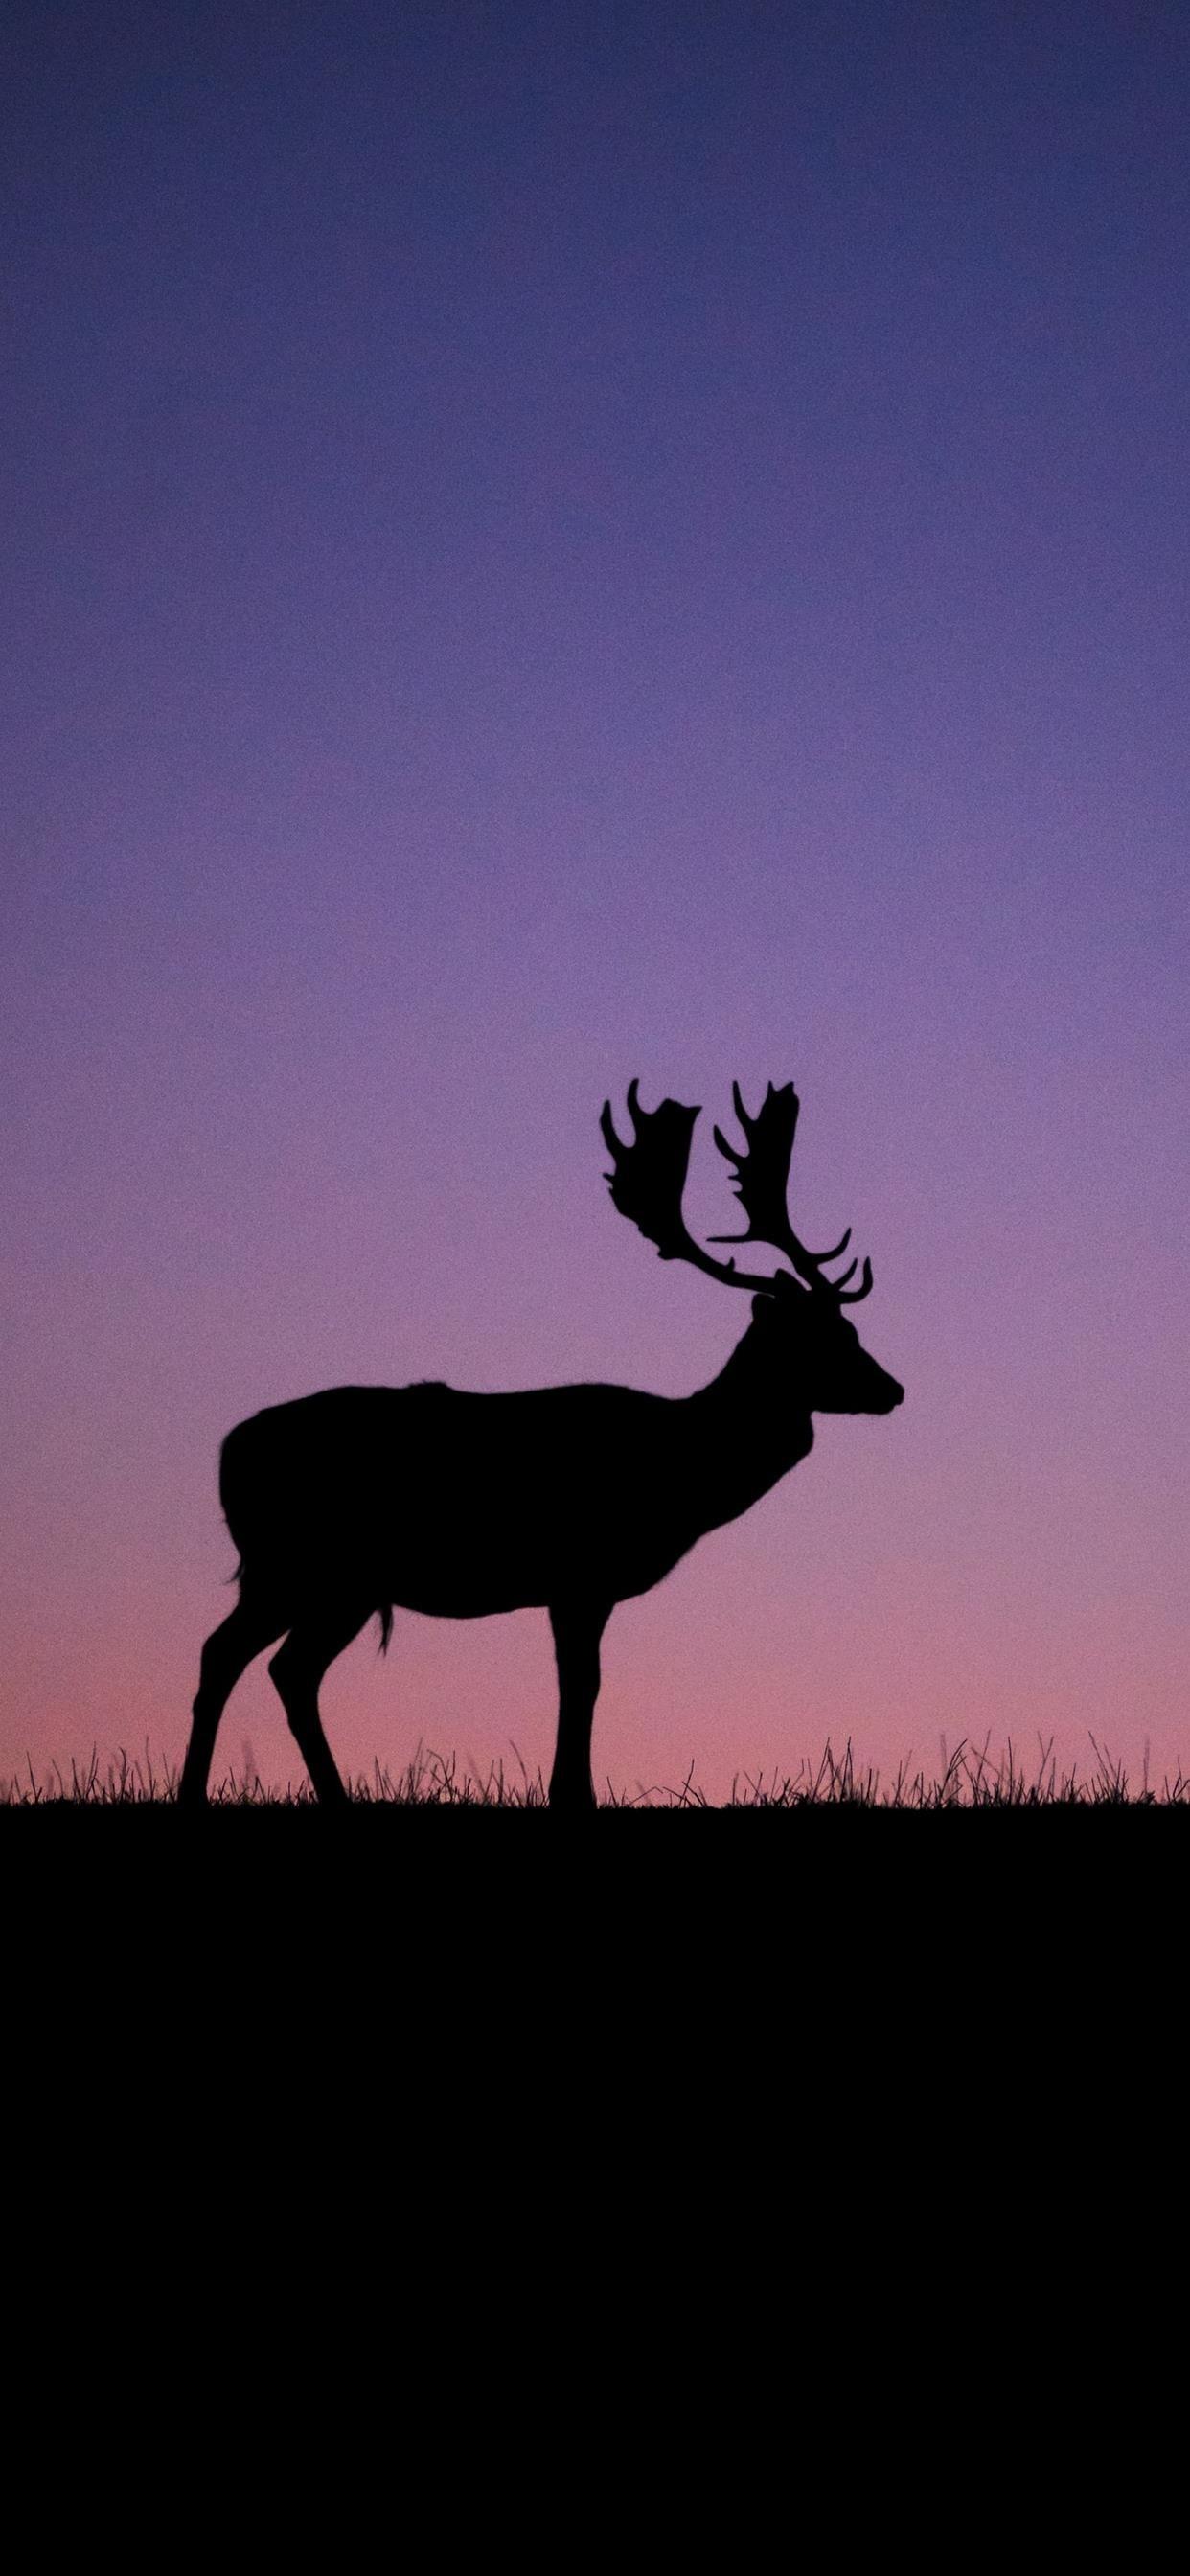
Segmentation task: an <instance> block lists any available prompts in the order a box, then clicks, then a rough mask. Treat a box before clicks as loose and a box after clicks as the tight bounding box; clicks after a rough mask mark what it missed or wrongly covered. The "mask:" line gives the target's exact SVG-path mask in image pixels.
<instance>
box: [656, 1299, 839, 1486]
mask: <svg viewBox="0 0 1190 2576" xmlns="http://www.w3.org/2000/svg"><path fill="white" fill-rule="evenodd" d="M686 1409H687V1415H688V1421H689V1426H690V1430H691V1432H692V1434H693V1439H692V1447H691V1456H690V1461H689V1472H690V1477H691V1486H692V1499H693V1500H696V1501H697V1503H698V1505H699V1506H700V1507H701V1509H702V1510H703V1511H704V1512H706V1513H707V1514H708V1517H707V1519H706V1523H705V1526H706V1527H707V1528H708V1529H713V1528H715V1527H717V1526H718V1524H719V1523H720V1522H721V1521H725V1520H734V1519H736V1517H737V1515H738V1514H739V1513H740V1512H746V1511H747V1510H748V1509H749V1507H750V1505H751V1504H753V1503H755V1502H759V1500H760V1497H761V1495H762V1494H767V1493H769V1492H770V1491H771V1489H772V1487H773V1486H774V1485H776V1484H779V1483H780V1481H781V1478H782V1476H787V1475H788V1473H789V1470H790V1468H791V1467H796V1465H797V1463H798V1460H799V1459H800V1458H805V1457H807V1456H808V1455H809V1452H810V1450H811V1449H812V1448H813V1446H814V1425H813V1422H812V1420H811V1415H810V1405H809V1400H808V1397H806V1396H804V1395H803V1393H802V1390H801V1389H800V1388H799V1387H798V1385H797V1383H796V1380H791V1377H790V1373H789V1369H788V1364H787V1362H783V1364H782V1366H781V1369H780V1374H779V1376H778V1374H777V1372H776V1371H775V1370H774V1366H773V1357H772V1346H771V1342H770V1339H769V1336H768V1334H767V1333H764V1334H762V1333H761V1332H759V1331H758V1330H757V1328H756V1326H755V1325H750V1326H749V1328H748V1331H747V1332H746V1333H745V1335H744V1338H743V1340H742V1341H741V1342H737V1344H736V1347H735V1349H734V1351H733V1352H732V1354H731V1358H730V1359H729V1360H728V1362H727V1366H726V1367H725V1368H723V1369H721V1370H720V1372H719V1375H718V1377H716V1378H712V1380H711V1383H710V1385H709V1386H704V1387H700V1388H699V1390H698V1393H697V1395H692V1396H688V1397H687V1398H686Z"/></svg>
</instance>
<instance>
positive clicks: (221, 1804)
mask: <svg viewBox="0 0 1190 2576" xmlns="http://www.w3.org/2000/svg"><path fill="white" fill-rule="evenodd" d="M1090 1740H1091V1744H1092V1748H1093V1751H1094V1755H1095V1767H1094V1769H1093V1770H1092V1771H1090V1772H1089V1773H1087V1774H1085V1775H1083V1776H1080V1775H1079V1774H1078V1772H1077V1771H1076V1770H1071V1771H1069V1772H1063V1773H1062V1774H1061V1775H1059V1772H1058V1767H1057V1762H1056V1759H1055V1756H1054V1753H1053V1744H1052V1738H1051V1741H1050V1743H1049V1744H1048V1745H1046V1744H1045V1743H1044V1742H1042V1741H1041V1739H1040V1738H1039V1748H1040V1759H1039V1761H1038V1764H1037V1766H1036V1769H1035V1770H1031V1771H1027V1770H1026V1769H1025V1768H1024V1767H1023V1765H1022V1764H1021V1762H1020V1760H1019V1757H1018V1755H1017V1752H1016V1750H1015V1748H1014V1747H1013V1745H1012V1744H1011V1743H1009V1745H1008V1747H1007V1749H1006V1750H1005V1752H1003V1753H1002V1754H1001V1755H1000V1757H999V1759H998V1760H996V1761H993V1759H992V1757H991V1753H990V1738H989V1739H988V1741H986V1742H985V1743H984V1745H983V1747H982V1748H979V1747H974V1748H973V1747H972V1746H971V1745H970V1744H969V1743H968V1742H967V1740H966V1739H963V1740H962V1741H960V1743H959V1744H957V1745H956V1746H955V1748H954V1751H953V1752H951V1753H947V1750H946V1746H945V1743H944V1744H943V1747H942V1753H943V1769H942V1772H941V1774H940V1775H933V1776H930V1777H927V1775H926V1773H925V1772H924V1771H922V1770H917V1771H912V1770H911V1769H910V1768H909V1765H908V1763H905V1764H902V1765H901V1767H900V1768H899V1769H898V1771H897V1772H896V1774H895V1776H894V1777H893V1778H892V1779H891V1780H888V1781H882V1780H881V1775H880V1773H879V1772H878V1771H876V1770H874V1769H872V1768H871V1767H868V1768H867V1769H864V1768H861V1767H857V1764H856V1761H855V1756H854V1751H853V1747H852V1745H851V1743H850V1741H848V1743H847V1744H846V1745H845V1747H844V1749H843V1751H842V1752H841V1753H839V1754H836V1753H835V1751H834V1749H833V1747H832V1745H831V1744H830V1742H829V1741H828V1742H827V1744H826V1746H825V1747H824V1750H823V1752H822V1754H821V1755H820V1757H819V1759H818V1761H817V1762H816V1763H814V1764H810V1763H807V1762H802V1763H801V1764H800V1765H799V1767H798V1769H797V1771H796V1772H794V1773H785V1774H781V1773H779V1772H777V1771H774V1772H773V1774H772V1776H771V1778H769V1779H767V1780H766V1778H765V1777H764V1775H763V1774H762V1775H759V1776H757V1777H756V1778H753V1777H752V1775H751V1774H750V1773H747V1772H745V1773H743V1774H737V1776H736V1778H735V1779H734V1780H733V1783H732V1790H731V1795H730V1797H729V1798H727V1799H724V1800H723V1801H721V1802H713V1801H711V1800H709V1799H708V1798H707V1797H706V1796H705V1794H704V1792H703V1791H702V1790H701V1789H699V1788H697V1787H696V1786H695V1784H694V1769H693V1764H692V1765H691V1768H690V1770H689V1771H688V1773H687V1775H686V1777H685V1779H684V1780H683V1781H682V1783H681V1785H680V1787H677V1788H673V1787H667V1786H664V1785H661V1784H657V1785H653V1786H645V1785H644V1784H643V1783H639V1782H638V1784H637V1786H636V1788H635V1790H633V1791H630V1792H629V1791H617V1790H615V1789H613V1788H612V1787H611V1786H610V1784H605V1787H604V1789H603V1792H602V1794H601V1797H600V1807H601V1809H606V1808H616V1809H619V1810H623V1809H628V1808H635V1809H647V1810H651V1811H653V1812H669V1813H672V1812H673V1811H675V1810H678V1809H681V1810H684V1811H687V1812H689V1811H690V1810H691V1809H697V1810H700V1811H701V1812H704V1813H720V1814H722V1813H725V1812H727V1811H728V1810H729V1809H744V1808H747V1809H757V1808H768V1809H770V1810H771V1809H786V1810H793V1809H799V1808H805V1807H848V1808H857V1807H861V1808H868V1809H873V1810H889V1811H895V1810H900V1811H902V1812H911V1813H918V1814H920V1813H931V1812H933V1813H937V1812H940V1811H942V1810H944V1809H945V1810H952V1809H966V1808H1002V1809H1013V1810H1020V1809H1022V1808H1050V1807H1154V1806H1158V1807H1166V1806H1170V1807H1173V1806H1181V1807H1185V1808H1187V1809H1190V1777H1187V1776H1186V1775H1185V1774H1184V1773H1183V1771H1182V1770H1181V1768H1180V1766H1179V1768H1178V1770H1177V1771H1176V1772H1175V1773H1174V1775H1173V1777H1172V1778H1170V1776H1169V1775H1168V1774H1166V1775H1165V1776H1164V1777H1163V1779H1162V1782H1161V1786H1160V1788H1154V1787H1153V1786H1152V1785H1151V1783H1150V1780H1149V1764H1148V1751H1147V1747H1146V1752H1145V1757H1144V1762H1143V1766H1142V1772H1141V1778H1140V1782H1139V1785H1137V1786H1133V1785H1132V1783H1131V1782H1130V1780H1129V1776H1128V1773H1127V1771H1126V1770H1125V1768H1124V1765H1123V1763H1122V1762H1119V1761H1117V1760H1114V1759H1113V1757H1112V1756H1111V1755H1110V1753H1108V1752H1107V1750H1106V1749H1104V1748H1101V1747H1100V1746H1099V1745H1098V1744H1097V1743H1096V1741H1095V1738H1094V1737H1093V1736H1092V1737H1091V1739H1090ZM177 1780H178V1773H177V1769H176V1768H175V1767H172V1766H169V1767H165V1768H162V1769H158V1768H157V1766H156V1765H155V1764H154V1762H153V1759H152V1757H151V1755H150V1753H149V1752H148V1750H146V1752H145V1754H144V1756H143V1758H134V1757H132V1756H131V1755H129V1754H128V1753H126V1752H121V1753H120V1755H119V1756H118V1758H117V1759H115V1760H114V1761H111V1762H109V1763H108V1765H107V1767H106V1769H101V1767H100V1764H99V1760H98V1756H97V1754H95V1753H93V1754H92V1756H91V1760H90V1762H89V1764H87V1765H86V1766H85V1767H84V1768H83V1769H81V1770H80V1768H79V1766H78V1764H77V1763H76V1762H73V1761H72V1763H71V1765H70V1771H69V1774H66V1773H64V1772H63V1770H62V1768H61V1766H60V1765H59V1764H58V1763H54V1764H52V1765H51V1767H50V1773H49V1777H48V1779H45V1780H42V1781H38V1779H37V1778H36V1776H35V1775H34V1772H33V1769H32V1765H31V1764H30V1765H29V1766H28V1769H27V1777H26V1778H25V1779H24V1780H22V1779H20V1778H14V1779H10V1780H8V1781H6V1782H5V1783H4V1784H3V1786H2V1787H0V1807H7V1808H16V1807H20V1808H29V1807H39V1808H40V1807H53V1808H62V1807H70V1808H78V1807H86V1808H90V1809H97V1808H112V1807H118V1808H129V1807H156V1808H167V1807H169V1806H170V1805H172V1803H173V1802H174V1800H175V1798H176V1795H177ZM348 1787H349V1791H350V1796H351V1800H352V1804H353V1805H354V1806H357V1807H402V1808H414V1807H416V1808H423V1807H437V1808H442V1807H451V1808H460V1807H462V1808H468V1809H472V1808H485V1809H492V1808H504V1809H508V1808H512V1809H516V1810H518V1811H525V1810H529V1809H533V1808H545V1806H546V1803H547V1802H546V1789H545V1782H544V1780H543V1778H542V1775H541V1773H540V1771H538V1772H537V1774H536V1775H535V1776H534V1777H532V1778H530V1776H529V1773H528V1772H527V1770H526V1769H525V1766H524V1765H523V1764H522V1765H521V1767H520V1776H519V1778H516V1777H512V1778H510V1777H509V1776H508V1775H507V1774H506V1772H505V1769H504V1766H503V1763H501V1762H496V1763H493V1764H492V1766H491V1767H490V1769H489V1770H488V1772H487V1773H486V1774H485V1775H484V1776H483V1777H480V1776H478V1775H477V1774H475V1773H473V1772H471V1771H470V1770H468V1769H464V1770H462V1771H460V1769H459V1765H458V1760H457V1757H456V1756H455V1755H454V1754H450V1755H445V1756H444V1755H441V1754H437V1753H433V1752H430V1751H428V1750H427V1749H425V1748H424V1747H420V1746H419V1748H418V1751H417V1753H416V1754H415V1755H414V1757H413V1759H412V1761H410V1762H409V1763H408V1764H407V1765H406V1767H405V1769H404V1770H403V1771H399V1772H397V1773H395V1774H394V1773H393V1772H391V1771H390V1770H388V1769H386V1768H384V1767H382V1765H381V1764H380V1763H379V1762H377V1763H376V1765H375V1767H374V1769H373V1771H372V1773H371V1775H370V1776H369V1775H368V1774H365V1773H360V1774H358V1775H357V1776H356V1777H355V1778H351V1777H349V1778H348ZM210 1803H211V1805H212V1806H213V1807H216V1808H220V1809H223V1808H237V1809H238V1808H245V1807H249V1808H258V1809H264V1808H269V1809H272V1808H279V1807H288V1808H309V1809H311V1810H316V1809H317V1801H316V1799H315V1798H314V1795H313V1792H312V1790H311V1789H310V1787H309V1786H308V1784H306V1783H305V1782H303V1783H302V1784H301V1785H300V1786H298V1787H296V1788H288V1789H276V1788H269V1787H266V1786H265V1784H264V1783H263V1782H262V1781H261V1780H260V1778H259V1777H258V1776H257V1775H256V1774H255V1773H251V1774H250V1773H247V1772H245V1773H243V1774H241V1776H240V1777H239V1778H237V1777H236V1776H235V1775H234V1774H233V1773H231V1772H228V1773H225V1774H224V1776H223V1778H222V1779H221V1780H220V1781H218V1782H217V1783H215V1784H213V1786H212V1790H211V1800H210Z"/></svg>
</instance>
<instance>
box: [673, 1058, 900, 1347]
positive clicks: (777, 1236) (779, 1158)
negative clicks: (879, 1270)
mask: <svg viewBox="0 0 1190 2576" xmlns="http://www.w3.org/2000/svg"><path fill="white" fill-rule="evenodd" d="M731 1096H732V1100H733V1101H734V1103H735V1114H736V1117H737V1118H738V1119H739V1122H740V1125H741V1127H742V1128H743V1131H744V1138H745V1143H744V1151H743V1153H742V1154H741V1153H737V1151H736V1148H735V1146H734V1145H729V1144H728V1141H727V1138H726V1136H725V1135H724V1134H723V1133H722V1130H721V1129H720V1128H718V1127H716V1129H715V1131H714V1135H715V1143H716V1144H717V1146H718V1148H719V1151H720V1153H721V1154H724V1155H726V1157H727V1160H728V1162H729V1163H733V1164H734V1165H735V1172H734V1176H733V1180H732V1187H733V1189H734V1190H735V1193H736V1196H737V1198H738V1199H739V1202H740V1205H741V1207H742V1208H743V1211H744V1214H745V1216H746V1217H747V1219H748V1225H747V1231H746V1232H745V1233H744V1234H714V1235H712V1237H711V1241H712V1243H771V1244H772V1245H773V1248H774V1250H775V1251H777V1252H783V1253H784V1254H785V1255H786V1258H787V1259H788V1260H790V1261H791V1262H792V1263H793V1266H794V1269H795V1270H796V1272H797V1274H798V1277H799V1279H804V1280H805V1283H806V1286H807V1287H808V1288H812V1289H814V1290H815V1291H816V1292H817V1294H818V1295H820V1296H823V1297H832V1298H835V1299H836V1300H837V1302H838V1303H839V1305H841V1306H856V1305H858V1304H859V1301H860V1298H861V1297H866V1296H867V1294H868V1292H869V1289H870V1288H871V1285H872V1264H871V1262H870V1261H869V1260H868V1259H867V1257H866V1256H865V1259H864V1266H863V1274H862V1277H861V1280H860V1285H859V1287H858V1288H848V1286H847V1282H848V1280H849V1279H854V1277H855V1274H856V1271H857V1269H858V1268H859V1263H858V1261H852V1262H851V1263H850V1264H849V1266H848V1268H847V1269H846V1270H845V1271H844V1272H843V1275H842V1277H841V1278H840V1279H828V1278H827V1277H826V1274H825V1270H824V1266H823V1265H824V1263H826V1262H828V1261H837V1260H838V1258H839V1255H840V1253H841V1252H846V1250H847V1246H848V1244H849V1243H850V1241H851V1228H850V1226H848V1228H847V1231H846V1234H845V1235H843V1237H842V1239H841V1241H840V1242H838V1243H836V1244H835V1245H834V1247H833V1249H832V1250H831V1251H830V1252H808V1251H807V1250H806V1247H805V1244H804V1243H802V1242H801V1241H800V1240H799V1238H798V1236H797V1235H796V1234H795V1233H794V1231H793V1227H792V1225H791V1223H790V1219H789V1212H788V1207H787V1204H786V1201H787V1193H788V1188H789V1165H790V1160H791V1157H792V1154H793V1139H794V1135H795V1132H796V1129H797V1113H798V1105H799V1104H798V1097H797V1093H796V1091H795V1090H794V1087H793V1084H792V1083H791V1082H787V1083H786V1084H785V1086H784V1088H783V1090H781V1091H775V1090H774V1088H773V1085H772V1083H771V1082H770V1084H769V1087H768V1090H767V1091H766V1093H765V1096H764V1099H763V1100H762V1101H761V1104H760V1107H759V1109H758V1110H757V1113H756V1116H755V1118H750V1117H749V1116H748V1112H747V1110H746V1109H745V1107H744V1104H743V1101H742V1099H741V1097H740V1086H739V1084H738V1082H733V1084H732V1086H731Z"/></svg>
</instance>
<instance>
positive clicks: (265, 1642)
mask: <svg viewBox="0 0 1190 2576" xmlns="http://www.w3.org/2000/svg"><path fill="white" fill-rule="evenodd" d="M285 1624H286V1623H285V1619H284V1617H278V1616H277V1613H276V1611H275V1610H274V1609H272V1608H271V1607H269V1608H266V1607H265V1606H264V1604H263V1603H262V1602H260V1601H255V1600H253V1598H252V1596H251V1594H250V1593H249V1594H245V1595H242V1596H241V1598H240V1600H239V1601H238V1602H237V1603H236V1606H235V1609H234V1610H232V1611H231V1612H229V1614H228V1616H227V1618H226V1619H224V1620H223V1621H222V1622H221V1624H220V1626H219V1627H218V1628H215V1629H213V1630H212V1633H211V1635H210V1636H209V1637H208V1639H207V1642H206V1644H205V1646H204V1647H203V1650H202V1660H201V1663H200V1665H199V1676H198V1691H197V1694H196V1697H195V1701H194V1715H193V1720H192V1723H191V1728H190V1741H189V1743H188V1745H187V1747H186V1759H185V1762H184V1763H183V1765H182V1777H181V1780H180V1781H179V1783H178V1805H179V1807H202V1806H205V1804H206V1796H207V1781H208V1779H209V1778H210V1772H211V1757H212V1755H213V1753H214V1750H215V1738H216V1736H217V1734H218V1732H219V1720H220V1718H221V1717H222V1715H223V1711H224V1709H225V1708H226V1706H227V1703H228V1700H229V1699H230V1697H231V1694H232V1692H233V1690H234V1689H235V1686H236V1683H237V1682H238V1680H239V1678H240V1675H241V1673H243V1672H246V1671H247V1669H248V1666H249V1664H250V1663H251V1661H252V1658H253V1656H254V1655H259V1654H262V1653H263V1651H264V1648H265V1647H266V1646H271V1645H272V1643H273V1640H274V1638H275V1637H279V1636H280V1635H281V1633H282V1630H283V1629H284V1627H285Z"/></svg>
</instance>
